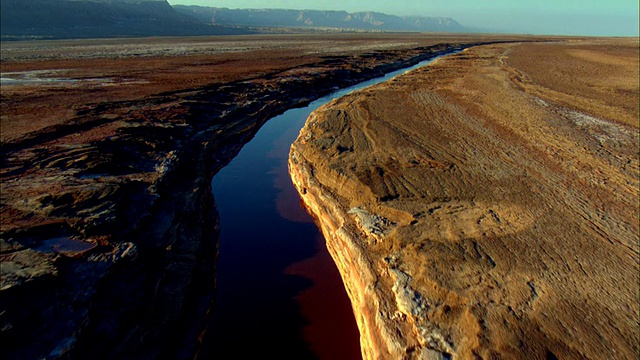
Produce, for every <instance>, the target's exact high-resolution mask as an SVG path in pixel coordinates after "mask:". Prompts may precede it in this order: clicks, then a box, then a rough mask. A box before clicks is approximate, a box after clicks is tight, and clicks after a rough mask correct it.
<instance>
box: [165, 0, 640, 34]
mask: <svg viewBox="0 0 640 360" xmlns="http://www.w3.org/2000/svg"><path fill="white" fill-rule="evenodd" d="M169 3H171V4H172V5H177V4H182V5H201V6H212V7H228V8H232V9H237V8H252V9H261V8H273V9H301V10H346V11H349V12H355V11H378V12H383V13H386V14H391V15H400V16H406V15H415V16H443V17H451V18H453V19H455V20H456V21H458V22H459V23H460V24H461V25H462V26H465V27H467V28H471V29H473V30H479V31H482V30H484V31H491V32H511V33H527V34H556V35H595V36H638V0H376V1H372V0H169Z"/></svg>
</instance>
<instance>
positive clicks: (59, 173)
mask: <svg viewBox="0 0 640 360" xmlns="http://www.w3.org/2000/svg"><path fill="white" fill-rule="evenodd" d="M497 40H513V38H512V39H509V38H507V37H478V36H476V37H471V36H446V35H438V36H437V37H435V36H424V35H407V34H388V35H385V34H347V35H340V34H335V35H321V36H320V35H311V34H307V35H304V36H301V35H286V36H276V35H269V36H241V37H232V36H230V37H192V38H156V39H154V38H150V39H111V40H81V41H41V42H37V41H33V42H8V43H2V53H1V57H2V61H1V63H0V65H1V72H2V87H1V91H0V96H1V101H2V112H1V127H2V131H1V134H2V135H1V136H2V146H1V148H0V151H1V153H2V158H1V161H2V167H1V172H0V180H1V182H2V192H1V194H0V200H1V204H0V221H1V222H0V224H1V233H0V239H1V245H2V247H1V253H0V260H1V261H2V266H1V271H2V274H1V285H0V291H1V294H2V302H1V304H0V328H2V335H1V336H2V344H3V355H5V356H8V357H9V358H57V357H61V356H64V357H75V358H96V357H98V358H122V357H126V358H157V357H158V356H160V354H162V356H165V357H173V358H175V357H178V358H182V357H192V355H193V354H194V353H195V352H196V351H197V347H198V346H199V345H198V341H199V340H198V338H199V336H200V334H201V331H202V329H203V327H204V324H206V314H207V313H208V309H209V308H210V306H211V299H212V294H213V291H214V288H213V286H214V280H213V278H214V270H215V256H216V253H217V249H216V246H217V245H216V242H215V239H216V238H217V231H218V230H217V214H216V210H215V204H214V202H213V199H212V195H211V191H210V190H211V183H210V182H211V179H212V177H213V176H214V174H215V173H216V172H217V171H218V170H219V169H220V168H222V167H223V166H225V165H226V164H227V163H228V162H229V161H230V160H231V159H232V158H233V157H234V156H235V154H237V152H238V151H239V149H240V148H241V147H242V145H243V144H244V143H246V142H247V141H248V140H250V139H251V138H252V137H253V135H254V134H255V132H256V131H257V130H258V129H259V128H260V126H261V125H262V124H263V123H264V122H265V121H267V120H268V119H269V118H271V117H273V116H274V115H276V114H279V113H281V112H283V111H284V110H286V109H289V108H292V107H296V106H301V105H304V104H307V103H308V102H309V101H311V100H314V99H317V98H319V97H320V96H322V95H325V94H327V93H329V92H331V91H332V90H333V89H335V88H341V87H346V86H348V85H352V84H355V83H358V82H360V81H363V80H366V79H369V78H372V77H375V76H379V75H382V74H383V73H385V72H388V71H391V70H395V69H398V68H401V67H404V66H408V65H411V64H415V63H417V62H418V61H421V60H423V59H426V58H429V57H432V56H434V55H437V54H440V53H443V52H447V51H451V50H455V49H460V48H462V47H465V46H469V45H471V44H474V43H477V42H487V41H488V42H491V41H497ZM34 339H37V341H35V342H34Z"/></svg>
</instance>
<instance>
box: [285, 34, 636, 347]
mask: <svg viewBox="0 0 640 360" xmlns="http://www.w3.org/2000/svg"><path fill="white" fill-rule="evenodd" d="M550 59H552V60H550ZM637 64H638V43H637V39H635V40H634V39H630V40H619V39H618V40H600V41H571V42H558V43H553V44H500V45H486V46H479V47H474V48H471V49H468V50H466V51H464V52H462V53H459V54H455V55H451V56H448V57H446V58H443V59H440V60H438V61H437V62H436V63H435V64H433V65H431V66H429V67H426V68H423V69H421V70H416V71H414V72H412V73H410V74H407V75H405V76H402V77H398V78H396V79H394V80H391V81H389V82H387V83H385V84H380V85H378V86H375V87H372V88H370V89H365V90H363V91H360V92H357V93H354V94H351V95H348V96H345V97H344V98H341V99H339V100H337V101H335V102H333V103H330V104H328V105H326V106H325V107H323V108H321V109H319V110H318V111H316V112H315V113H314V114H312V115H311V116H310V118H309V119H308V121H307V124H306V126H305V128H304V129H303V130H302V131H301V134H300V137H299V138H298V140H296V142H295V143H294V145H293V146H292V150H291V155H290V172H291V175H292V178H293V180H294V183H295V184H296V186H297V188H298V190H299V192H300V194H301V196H302V198H303V201H304V203H305V204H306V206H307V208H308V209H309V211H310V212H311V213H312V214H313V215H314V216H315V217H316V219H317V222H318V224H319V225H320V227H321V228H322V230H323V233H324V235H325V237H326V239H327V244H328V247H329V249H330V252H331V254H332V256H333V257H334V259H335V260H336V263H337V264H338V267H339V269H340V271H341V273H342V276H343V280H344V281H345V283H346V287H347V291H348V293H349V296H350V298H351V300H352V302H353V305H354V312H355V314H356V319H357V321H358V325H359V328H360V332H361V335H362V338H361V343H362V348H363V355H364V357H365V358H372V359H385V358H405V357H407V358H433V359H441V358H450V357H451V356H453V358H455V359H459V358H462V359H466V358H474V357H476V358H477V357H480V358H496V357H504V358H528V359H534V358H535V359H545V358H547V359H548V358H561V359H581V358H590V359H601V358H621V359H634V358H636V357H637V356H638V353H639V351H640V349H639V348H638V342H637V339H638V336H639V326H638V320H639V319H638V313H639V310H640V308H639V305H638V301H637V290H638V286H639V281H640V277H639V273H640V272H639V268H638V263H639V252H638V243H637V240H638V238H637V234H638V154H639V149H638V142H637V139H638V124H637V119H638V105H637V104H638V102H637V99H638V67H637ZM612 109H613V110H612Z"/></svg>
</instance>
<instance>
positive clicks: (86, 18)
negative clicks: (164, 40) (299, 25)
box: [0, 0, 247, 40]
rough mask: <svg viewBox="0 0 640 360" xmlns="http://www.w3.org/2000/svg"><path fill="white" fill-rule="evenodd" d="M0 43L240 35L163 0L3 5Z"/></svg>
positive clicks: (7, 0)
mask: <svg viewBox="0 0 640 360" xmlns="http://www.w3.org/2000/svg"><path fill="white" fill-rule="evenodd" d="M0 12H1V17H2V22H1V25H0V26H1V27H0V31H1V33H2V40H22V39H65V38H104V37H137V36H187V35H216V34H221V35H222V34H241V33H247V31H246V30H240V29H234V28H228V27H223V26H212V25H210V24H204V23H202V22H200V21H199V20H197V19H195V18H193V17H190V16H186V15H183V14H180V13H178V12H177V11H175V9H174V8H173V7H172V6H171V5H170V4H169V3H168V2H167V1H166V0H2V6H1V7H0Z"/></svg>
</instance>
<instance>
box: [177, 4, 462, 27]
mask: <svg viewBox="0 0 640 360" xmlns="http://www.w3.org/2000/svg"><path fill="white" fill-rule="evenodd" d="M175 8H176V10H177V11H179V12H181V13H183V14H186V15H190V16H193V17H195V18H197V19H199V20H201V21H202V22H205V23H211V24H219V25H238V26H248V27H298V28H299V27H302V28H305V27H307V28H335V29H352V30H354V29H358V30H368V31H415V32H430V31H436V32H462V31H465V29H464V28H463V27H462V26H461V25H460V24H459V23H458V22H456V21H455V20H454V19H451V18H446V17H428V16H395V15H388V14H383V13H379V12H371V11H367V12H355V13H348V12H346V11H322V10H291V9H228V8H215V7H203V6H182V5H177V6H175Z"/></svg>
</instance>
